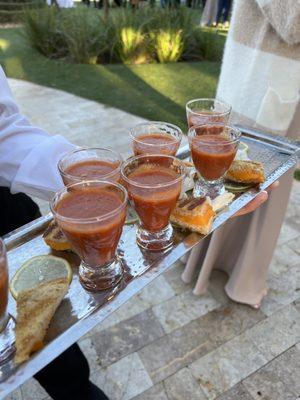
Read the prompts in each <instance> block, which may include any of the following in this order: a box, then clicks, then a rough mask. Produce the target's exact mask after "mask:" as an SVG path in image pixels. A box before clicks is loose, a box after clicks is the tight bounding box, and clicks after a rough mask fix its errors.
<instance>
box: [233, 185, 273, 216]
mask: <svg viewBox="0 0 300 400" xmlns="http://www.w3.org/2000/svg"><path fill="white" fill-rule="evenodd" d="M267 200H268V192H267V191H266V190H263V191H262V192H261V193H259V195H258V196H256V197H255V199H253V200H252V201H250V203H248V204H247V205H246V206H245V207H243V208H242V209H240V210H239V211H238V212H237V213H236V214H234V217H240V216H241V215H245V214H248V213H250V212H253V211H255V210H256V209H257V208H258V207H260V206H261V205H262V204H263V203H265V202H266V201H267Z"/></svg>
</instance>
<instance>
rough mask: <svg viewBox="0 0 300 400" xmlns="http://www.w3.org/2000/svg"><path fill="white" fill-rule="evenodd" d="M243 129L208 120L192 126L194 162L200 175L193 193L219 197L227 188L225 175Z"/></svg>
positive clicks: (190, 134)
mask: <svg viewBox="0 0 300 400" xmlns="http://www.w3.org/2000/svg"><path fill="white" fill-rule="evenodd" d="M240 136H241V132H240V131H239V130H238V129H236V128H234V127H231V126H228V125H225V126H224V125H223V124H220V125H218V124H206V125H200V126H194V127H192V128H190V129H189V132H188V138H189V145H190V150H191V155H192V159H193V163H194V165H195V168H196V170H197V172H198V173H199V179H198V180H197V181H196V184H195V187H194V197H201V196H205V195H207V196H210V197H211V198H214V197H216V196H217V195H219V194H220V193H222V192H223V191H224V182H223V177H224V175H225V174H226V172H227V171H228V169H229V168H230V166H231V164H232V162H233V160H234V158H235V155H236V152H237V148H238V144H239V140H240Z"/></svg>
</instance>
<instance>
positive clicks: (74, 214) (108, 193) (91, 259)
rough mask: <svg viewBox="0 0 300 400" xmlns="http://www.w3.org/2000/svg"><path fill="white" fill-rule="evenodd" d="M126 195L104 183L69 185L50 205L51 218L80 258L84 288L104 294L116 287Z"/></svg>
mask: <svg viewBox="0 0 300 400" xmlns="http://www.w3.org/2000/svg"><path fill="white" fill-rule="evenodd" d="M126 205H127V192H126V190H125V189H124V188H123V187H122V186H121V185H119V184H115V183H112V182H107V181H97V180H92V181H82V182H80V183H76V184H73V185H68V186H67V187H65V188H64V189H63V190H61V191H60V192H58V193H57V194H56V195H55V197H54V199H53V200H52V202H51V210H52V212H53V214H54V217H55V219H56V221H57V223H58V225H59V227H60V228H61V230H62V231H63V233H64V234H65V236H66V237H67V239H68V241H69V243H70V245H71V247H72V250H73V251H74V252H75V253H77V254H78V256H79V257H80V258H81V264H80V267H79V277H80V281H81V284H82V285H83V287H84V288H86V289H87V290H91V291H98V290H106V289H109V288H112V287H114V286H116V285H117V284H118V282H119V281H120V279H121V278H122V274H123V268H122V265H121V262H120V260H119V259H118V257H117V256H116V250H117V246H118V243H119V239H120V236H121V233H122V229H123V225H124V222H125V217H126Z"/></svg>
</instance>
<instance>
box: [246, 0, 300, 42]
mask: <svg viewBox="0 0 300 400" xmlns="http://www.w3.org/2000/svg"><path fill="white" fill-rule="evenodd" d="M247 1H248V0H247ZM256 2H257V4H258V5H259V7H260V9H261V10H262V12H263V14H264V16H265V17H266V19H267V20H268V21H269V23H270V24H271V25H272V27H273V28H274V30H275V31H276V33H277V34H278V35H279V36H280V37H281V39H282V40H283V41H285V42H286V43H288V44H290V45H294V44H298V43H300V2H299V1H298V0H256Z"/></svg>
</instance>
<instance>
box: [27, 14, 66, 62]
mask: <svg viewBox="0 0 300 400" xmlns="http://www.w3.org/2000/svg"><path fill="white" fill-rule="evenodd" d="M61 15H62V14H61V12H60V11H58V10H57V9H56V8H55V7H50V8H45V9H43V10H30V11H27V12H26V13H25V31H26V33H27V35H28V37H29V40H30V42H31V44H32V46H33V47H35V48H36V49H37V50H38V51H39V52H40V53H42V54H44V55H45V56H47V57H50V58H59V57H63V56H65V55H66V54H67V43H66V40H65V38H64V36H63V34H62V32H61V31H60V19H61Z"/></svg>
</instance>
